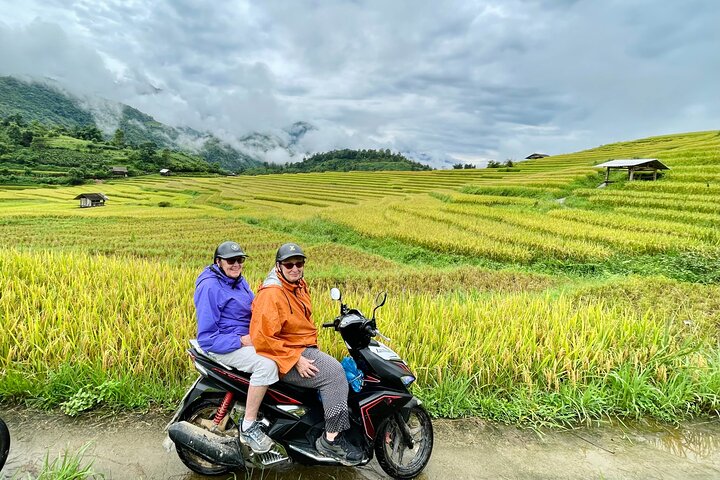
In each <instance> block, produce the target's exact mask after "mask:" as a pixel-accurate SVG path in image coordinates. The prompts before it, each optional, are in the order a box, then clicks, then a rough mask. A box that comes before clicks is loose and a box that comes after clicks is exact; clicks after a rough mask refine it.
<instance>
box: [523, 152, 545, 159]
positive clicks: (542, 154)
mask: <svg viewBox="0 0 720 480" xmlns="http://www.w3.org/2000/svg"><path fill="white" fill-rule="evenodd" d="M549 156H550V155H547V154H545V153H531V154H530V155H528V156H527V157H525V160H535V159H538V158H545V157H549Z"/></svg>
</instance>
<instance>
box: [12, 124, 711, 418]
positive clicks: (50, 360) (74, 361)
mask: <svg viewBox="0 0 720 480" xmlns="http://www.w3.org/2000/svg"><path fill="white" fill-rule="evenodd" d="M633 157H641V158H658V159H660V161H662V162H663V163H665V164H666V165H667V166H669V167H670V170H669V171H667V172H665V173H664V175H663V176H662V177H661V178H660V180H658V181H656V182H651V181H634V182H627V181H626V180H625V178H624V176H623V175H622V174H620V173H618V174H614V176H613V177H612V180H613V183H611V184H610V185H609V186H607V187H606V188H602V189H599V188H597V187H598V185H600V183H601V182H602V181H603V180H604V172H599V171H598V169H596V168H594V165H596V164H598V163H602V162H604V161H606V160H609V159H613V158H633ZM97 191H99V192H102V193H104V194H105V195H107V197H108V198H109V200H108V202H107V205H106V206H104V207H100V208H88V209H80V208H78V203H77V201H76V200H73V198H74V197H75V196H76V195H78V194H80V193H84V192H97ZM718 226H720V132H717V131H712V132H700V133H692V134H681V135H668V136H662V137H653V138H649V139H643V140H638V141H634V142H622V143H617V144H612V145H605V146H601V147H598V148H595V149H591V150H587V151H584V152H578V153H574V154H567V155H557V156H553V157H548V158H544V159H540V160H532V161H525V162H521V163H518V164H516V166H514V167H512V168H501V169H482V170H458V171H431V172H349V173H316V174H288V175H272V176H259V177H245V176H240V177H226V178H222V177H203V178H191V177H169V178H168V177H159V176H148V177H143V178H133V179H128V180H122V181H120V180H118V181H110V182H105V183H102V184H94V185H83V186H78V187H71V188H43V189H35V188H29V189H2V188H0V272H1V273H2V278H4V279H5V280H6V281H5V282H3V283H2V284H1V285H0V294H2V297H1V298H0V325H1V326H2V328H3V331H4V332H6V334H5V335H3V336H2V337H0V371H1V372H3V373H4V375H2V380H0V399H4V400H6V401H31V402H37V403H40V404H43V405H47V406H58V405H64V406H65V408H69V407H68V405H73V406H75V407H73V408H76V406H77V405H78V404H79V403H80V404H82V402H81V400H82V401H85V402H86V403H87V405H86V406H85V407H86V408H93V407H95V406H97V405H98V404H108V405H112V406H123V407H130V408H132V407H137V406H146V405H148V404H160V405H169V404H172V403H173V402H174V401H175V400H177V396H178V395H179V394H180V392H181V391H182V389H183V388H184V387H185V386H186V384H187V382H188V380H189V378H190V377H191V376H192V371H191V368H190V365H189V363H188V361H187V359H186V357H185V355H184V353H183V352H184V348H185V345H186V340H187V339H188V338H191V337H193V336H194V312H193V306H192V300H191V298H192V290H193V282H194V278H195V277H196V275H197V274H198V272H199V270H200V269H201V268H202V267H203V266H204V265H206V264H207V263H209V262H210V260H211V259H210V258H209V257H210V255H211V252H212V250H213V249H214V247H215V246H216V245H217V244H218V243H220V242H221V241H224V240H226V239H234V240H236V241H238V242H240V243H241V244H242V245H243V247H244V248H245V249H246V251H248V253H249V254H250V256H251V258H250V260H249V261H248V262H247V264H246V265H247V267H246V271H245V274H246V276H247V277H248V279H249V281H250V284H251V285H252V286H256V285H258V283H259V282H260V281H261V279H262V278H263V277H264V275H265V274H266V273H267V271H268V270H269V269H270V268H271V266H272V258H273V255H274V251H275V249H276V248H277V247H278V246H279V245H280V244H281V243H283V242H286V241H290V240H292V241H297V242H299V243H301V244H303V245H304V246H305V247H306V248H307V250H308V253H309V257H310V260H309V262H308V268H307V276H308V279H309V281H310V284H311V287H312V288H313V300H314V303H315V320H316V322H318V323H320V322H322V321H326V320H327V319H329V318H331V317H332V316H333V315H334V309H335V306H334V305H333V304H331V302H330V301H329V299H328V298H327V290H328V289H329V288H330V287H331V286H335V285H339V286H341V287H342V288H343V290H344V292H345V297H346V299H347V300H348V301H349V302H351V303H353V304H357V305H359V306H360V307H361V308H362V309H364V310H369V308H370V305H371V302H372V298H373V296H374V294H375V293H377V292H378V291H380V290H388V291H389V292H390V300H389V303H388V305H387V306H386V307H384V308H383V310H381V311H380V324H381V326H382V329H383V330H384V333H385V334H386V335H388V336H389V337H391V338H392V339H393V340H392V342H391V346H392V347H393V348H394V349H396V350H397V351H398V352H399V353H400V354H401V355H402V356H404V357H405V358H407V359H408V361H409V362H410V364H411V365H412V367H413V368H414V369H415V370H416V372H417V373H418V377H419V380H418V385H417V392H418V394H419V395H420V396H421V397H422V398H423V399H424V400H425V401H426V404H427V405H428V406H429V407H430V408H431V409H432V411H433V412H434V413H435V414H437V415H445V416H457V415H470V414H474V415H482V416H485V417H488V418H497V419H501V420H506V421H512V422H520V423H527V422H540V423H542V422H570V421H576V420H578V419H581V420H587V419H593V418H598V417H602V416H606V415H619V416H634V417H639V416H645V415H650V416H655V417H658V418H661V419H667V420H677V419H679V418H682V417H683V416H685V415H696V414H717V412H718V409H719V408H720V400H719V397H718V396H717V391H720V349H719V348H718V345H719V343H720V335H719V334H718V331H719V327H720V303H719V302H720V300H717V299H718V298H720V287H718V283H720V234H718V231H719V230H718ZM322 342H323V345H324V347H325V348H326V349H328V350H329V351H330V352H332V353H333V354H335V355H336V356H338V357H339V356H341V355H342V354H343V347H342V345H341V343H340V342H339V340H338V339H337V338H335V337H334V336H333V335H331V334H330V333H329V332H327V331H324V332H323V334H322ZM78 402H79V403H78ZM76 409H78V408H76ZM82 409H83V408H79V410H82Z"/></svg>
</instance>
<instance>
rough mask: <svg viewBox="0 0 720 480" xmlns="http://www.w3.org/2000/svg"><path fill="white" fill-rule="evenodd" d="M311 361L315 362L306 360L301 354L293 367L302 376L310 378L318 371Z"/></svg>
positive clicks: (313, 361)
mask: <svg viewBox="0 0 720 480" xmlns="http://www.w3.org/2000/svg"><path fill="white" fill-rule="evenodd" d="M313 363H315V360H308V359H307V358H305V357H303V356H301V357H300V358H299V359H298V361H297V363H296V364H295V369H296V370H297V371H298V373H299V374H300V376H301V377H302V378H312V377H314V376H315V374H316V373H317V372H319V371H320V370H319V369H318V367H316V366H315V365H313Z"/></svg>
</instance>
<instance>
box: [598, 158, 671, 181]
mask: <svg viewBox="0 0 720 480" xmlns="http://www.w3.org/2000/svg"><path fill="white" fill-rule="evenodd" d="M595 168H606V169H607V170H606V173H605V183H610V170H612V169H624V168H626V169H627V171H628V180H633V179H634V178H635V174H636V173H642V174H645V173H652V179H653V180H657V172H658V170H670V168H669V167H667V166H665V165H664V164H663V163H662V162H661V161H660V160H658V159H657V158H630V159H619V160H610V161H608V162H605V163H601V164H600V165H595Z"/></svg>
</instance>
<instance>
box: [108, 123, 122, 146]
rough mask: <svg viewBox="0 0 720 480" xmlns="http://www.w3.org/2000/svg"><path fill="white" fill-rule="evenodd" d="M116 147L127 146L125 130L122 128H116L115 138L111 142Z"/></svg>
mask: <svg viewBox="0 0 720 480" xmlns="http://www.w3.org/2000/svg"><path fill="white" fill-rule="evenodd" d="M110 143H112V144H113V145H115V146H116V147H120V148H122V147H124V146H125V132H123V131H122V130H121V129H119V128H118V129H117V130H115V134H114V135H113V138H112V140H111V142H110Z"/></svg>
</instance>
